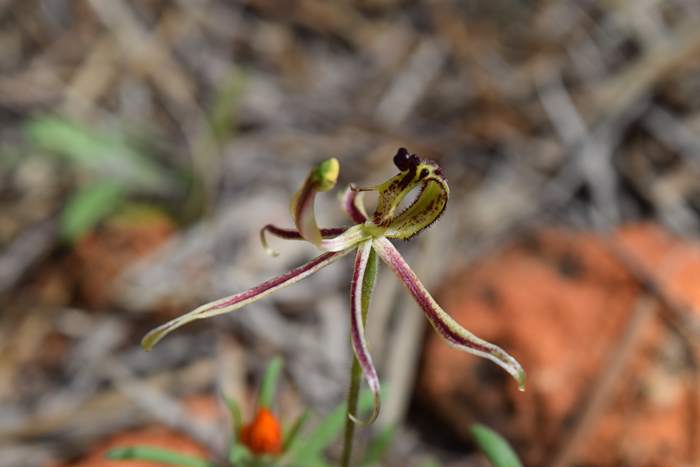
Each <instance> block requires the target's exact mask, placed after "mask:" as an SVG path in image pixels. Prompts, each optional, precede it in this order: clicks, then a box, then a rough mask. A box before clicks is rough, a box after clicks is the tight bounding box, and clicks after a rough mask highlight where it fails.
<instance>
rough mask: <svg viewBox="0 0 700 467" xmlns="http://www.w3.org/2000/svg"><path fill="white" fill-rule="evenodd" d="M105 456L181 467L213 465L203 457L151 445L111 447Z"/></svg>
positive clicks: (210, 466) (212, 466) (206, 466)
mask: <svg viewBox="0 0 700 467" xmlns="http://www.w3.org/2000/svg"><path fill="white" fill-rule="evenodd" d="M105 457H106V458H107V459H111V460H139V461H149V462H159V463H161V464H167V465H179V466H182V467H215V465H214V464H213V463H211V462H209V461H207V460H205V459H201V458H198V457H193V456H187V455H185V454H180V453H178V452H173V451H169V450H167V449H161V448H155V447H151V446H130V447H126V448H116V449H111V450H109V451H108V452H107V454H105Z"/></svg>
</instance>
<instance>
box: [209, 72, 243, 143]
mask: <svg viewBox="0 0 700 467" xmlns="http://www.w3.org/2000/svg"><path fill="white" fill-rule="evenodd" d="M245 84H246V75H245V74H244V73H243V72H242V71H239V70H233V71H231V72H230V73H229V74H228V76H226V77H225V78H224V79H223V81H222V82H221V83H220V84H219V85H218V86H217V89H216V93H215V96H214V102H213V105H212V109H211V113H210V116H209V121H210V125H211V129H212V133H213V134H214V137H215V138H216V140H217V141H218V142H220V143H223V142H225V141H227V140H229V139H230V138H231V136H232V135H233V133H234V128H235V126H236V119H237V116H238V107H239V106H238V104H239V102H240V98H241V96H242V95H243V91H244V90H245Z"/></svg>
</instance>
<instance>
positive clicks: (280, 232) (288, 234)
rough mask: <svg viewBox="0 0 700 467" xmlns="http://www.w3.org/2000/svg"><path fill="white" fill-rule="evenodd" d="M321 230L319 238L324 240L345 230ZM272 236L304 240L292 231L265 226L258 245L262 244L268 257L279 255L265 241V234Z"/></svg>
mask: <svg viewBox="0 0 700 467" xmlns="http://www.w3.org/2000/svg"><path fill="white" fill-rule="evenodd" d="M320 230H321V236H322V237H323V238H324V239H325V238H330V237H335V236H337V235H340V234H342V233H343V232H345V231H346V230H347V228H345V227H334V228H330V229H320ZM268 233H269V234H270V235H274V236H275V237H278V238H283V239H285V240H304V238H303V237H302V236H301V234H300V233H299V232H298V231H296V230H294V229H285V228H283V227H277V226H276V225H273V224H267V225H266V226H265V227H263V228H262V229H260V243H261V244H262V246H263V248H264V249H265V253H267V254H268V255H270V256H277V255H279V253H278V252H277V251H275V250H273V249H272V248H271V247H270V244H269V243H268V241H267V234H268Z"/></svg>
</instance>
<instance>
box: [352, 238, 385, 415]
mask: <svg viewBox="0 0 700 467" xmlns="http://www.w3.org/2000/svg"><path fill="white" fill-rule="evenodd" d="M370 257H372V258H371V260H372V264H371V265H370V267H369V268H368V265H369V263H370ZM376 261H377V260H376V256H375V255H374V254H373V252H372V242H371V241H370V240H367V241H365V242H364V243H363V244H362V245H360V246H359V248H358V249H357V255H356V256H355V265H354V268H353V273H352V281H351V283H350V287H351V288H350V336H351V341H352V348H353V350H354V352H355V358H357V362H358V363H359V365H360V368H361V369H362V374H363V375H364V377H365V380H366V381H367V385H368V386H369V389H370V391H372V396H373V397H374V410H373V411H372V415H371V416H370V418H369V420H367V421H366V422H360V421H359V420H358V419H357V418H355V417H354V416H353V415H352V414H349V416H350V418H351V419H352V420H353V421H354V422H355V423H372V422H373V421H374V420H376V418H377V416H378V415H379V409H380V406H381V399H380V395H379V376H377V370H376V369H375V368H374V364H373V363H372V356H371V355H370V353H369V348H368V347H367V339H366V338H365V323H364V322H365V319H366V314H367V309H368V307H369V301H370V298H371V295H372V290H373V288H374V279H375V277H376Z"/></svg>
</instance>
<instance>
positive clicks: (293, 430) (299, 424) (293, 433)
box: [282, 410, 311, 452]
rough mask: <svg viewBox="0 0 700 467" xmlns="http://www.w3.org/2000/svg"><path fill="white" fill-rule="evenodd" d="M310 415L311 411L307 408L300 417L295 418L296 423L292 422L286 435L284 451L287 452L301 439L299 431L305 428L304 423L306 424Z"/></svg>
mask: <svg viewBox="0 0 700 467" xmlns="http://www.w3.org/2000/svg"><path fill="white" fill-rule="evenodd" d="M310 416H311V413H310V412H309V411H308V410H305V411H304V413H302V414H301V415H299V417H297V419H296V420H294V423H292V426H290V427H289V429H288V430H287V432H286V433H285V435H284V445H283V446H282V452H287V451H289V450H290V449H291V448H292V446H294V444H295V443H296V441H297V440H298V439H299V433H300V432H301V430H302V429H303V428H304V425H306V422H308V421H309V417H310Z"/></svg>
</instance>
